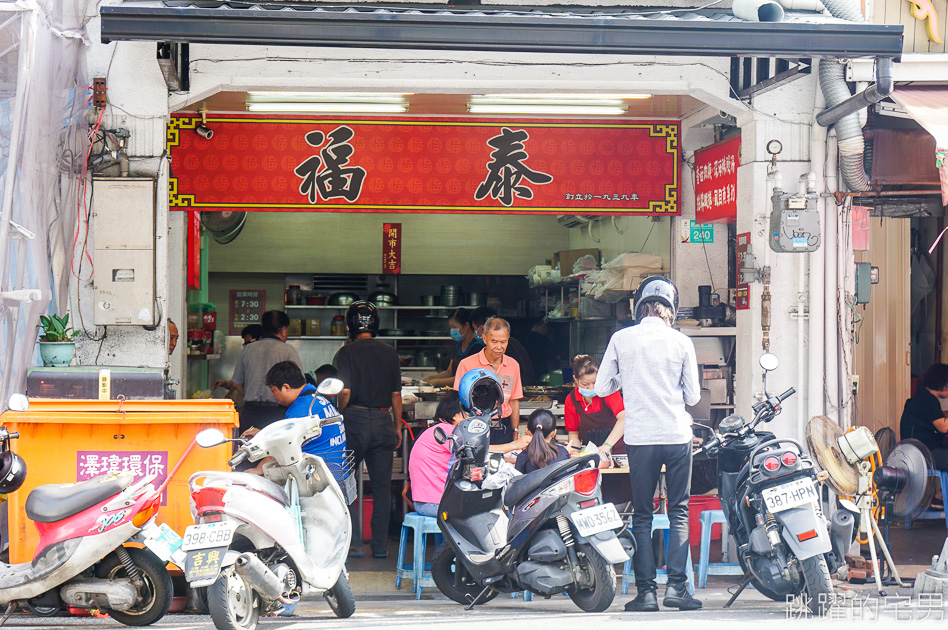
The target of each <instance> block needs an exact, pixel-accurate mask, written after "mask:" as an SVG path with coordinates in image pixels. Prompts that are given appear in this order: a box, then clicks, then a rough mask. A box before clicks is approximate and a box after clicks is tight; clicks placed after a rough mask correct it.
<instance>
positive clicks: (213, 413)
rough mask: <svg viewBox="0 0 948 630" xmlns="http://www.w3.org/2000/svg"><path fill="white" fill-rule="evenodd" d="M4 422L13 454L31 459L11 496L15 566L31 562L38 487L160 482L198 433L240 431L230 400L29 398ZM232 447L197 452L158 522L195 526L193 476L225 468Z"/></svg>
mask: <svg viewBox="0 0 948 630" xmlns="http://www.w3.org/2000/svg"><path fill="white" fill-rule="evenodd" d="M0 421H2V422H3V424H4V425H6V427H7V429H8V430H9V431H10V432H19V434H20V437H19V439H16V440H13V441H12V448H13V451H14V452H16V453H18V454H19V455H20V456H21V457H23V459H24V460H26V466H27V475H26V483H24V484H23V487H21V488H20V489H19V490H17V491H16V492H14V493H12V494H10V495H9V496H8V501H9V507H8V510H9V513H8V519H9V533H10V561H11V562H14V563H16V562H28V561H30V560H32V558H33V555H34V552H35V551H36V543H37V542H38V540H39V536H38V535H37V533H36V527H35V526H34V525H33V523H32V521H30V520H29V519H28V518H27V517H26V513H25V512H24V510H23V506H24V504H25V503H26V498H27V496H29V493H30V491H31V490H33V488H35V487H37V486H41V485H44V484H48V483H74V482H76V481H81V480H83V479H91V478H92V477H94V476H96V475H99V474H105V473H115V472H118V471H120V470H123V469H124V470H129V471H131V472H133V473H134V474H135V476H136V478H138V477H141V476H144V475H147V474H150V473H153V472H154V473H156V474H158V475H159V478H158V481H157V482H156V484H157V483H160V482H161V481H162V480H164V478H165V476H166V475H167V474H168V473H169V472H170V471H171V469H172V468H174V466H175V464H176V463H177V462H178V460H179V459H180V458H181V456H182V455H183V454H184V451H185V450H186V449H187V448H188V445H189V444H190V443H191V441H192V440H193V439H194V436H195V435H197V434H198V433H199V432H200V431H202V430H204V429H209V428H217V429H220V430H221V431H222V432H223V433H224V435H226V436H228V437H230V436H231V434H232V432H233V429H234V427H236V426H238V422H237V413H236V411H235V410H234V404H233V402H232V401H230V400H126V401H116V400H56V399H41V398H37V399H32V400H30V408H29V410H28V411H23V412H13V411H8V412H6V413H4V414H3V415H2V416H0ZM231 454H232V451H231V446H230V445H229V444H222V445H220V446H215V447H213V448H207V449H205V448H200V447H195V448H194V450H192V451H191V454H190V455H188V458H187V460H185V462H184V464H183V465H182V466H181V469H180V470H179V471H178V473H177V475H175V478H174V479H173V480H172V481H171V483H170V484H169V485H168V489H167V491H166V497H165V499H163V501H162V505H161V507H160V508H159V510H158V518H157V520H158V522H159V523H167V524H168V525H169V526H170V527H171V528H172V529H174V530H175V531H176V532H178V533H179V534H183V533H184V528H185V527H187V526H188V525H191V524H192V521H191V511H190V508H189V507H188V477H189V476H191V474H192V473H194V472H197V471H199V470H228V468H227V460H228V459H230V457H231Z"/></svg>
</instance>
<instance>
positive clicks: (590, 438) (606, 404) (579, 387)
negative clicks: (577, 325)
mask: <svg viewBox="0 0 948 630" xmlns="http://www.w3.org/2000/svg"><path fill="white" fill-rule="evenodd" d="M598 372H599V363H598V362H597V361H596V359H594V358H593V357H591V356H589V355H588V354H580V355H577V356H576V358H574V359H573V380H574V381H575V383H576V389H574V390H573V391H572V392H570V394H569V396H567V398H566V404H565V405H564V420H565V423H566V430H567V431H568V432H569V443H570V445H571V446H574V447H578V448H582V447H583V446H584V445H585V444H588V443H589V442H592V443H594V444H595V445H596V446H600V447H604V448H600V449H599V450H600V451H601V452H604V453H610V452H611V453H612V454H614V455H622V454H624V453H625V442H623V441H622V437H621V436H622V434H623V431H624V428H625V407H624V406H623V403H622V392H615V393H614V394H611V395H610V396H607V397H606V398H600V397H599V396H596V392H595V390H594V388H595V385H596V374H597V373H598ZM613 432H615V435H613Z"/></svg>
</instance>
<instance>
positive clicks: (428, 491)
mask: <svg viewBox="0 0 948 630" xmlns="http://www.w3.org/2000/svg"><path fill="white" fill-rule="evenodd" d="M463 419H464V411H463V409H461V397H460V396H459V395H458V393H457V392H456V391H454V390H451V391H447V392H445V394H444V396H443V397H442V398H441V402H439V403H438V409H437V410H436V411H435V420H437V424H435V425H433V426H431V427H428V428H427V429H425V431H424V432H423V433H422V434H421V435H419V436H418V439H417V440H415V444H414V446H412V448H411V453H409V455H408V478H409V480H410V483H411V497H412V503H414V504H415V511H416V512H418V513H419V514H423V515H424V516H436V515H437V514H438V504H439V503H440V502H441V495H442V494H443V493H444V485H445V483H446V482H447V480H448V467H449V466H450V464H451V451H450V450H449V449H448V443H447V442H445V443H444V444H438V442H437V440H435V438H434V430H435V427H441V428H442V429H444V432H445V433H446V434H448V435H450V434H451V432H453V431H454V427H455V426H457V424H458V423H459V422H460V421H461V420H463ZM526 445H527V440H526V439H525V438H521V439H520V440H519V441H517V442H511V443H509V444H500V445H496V446H491V447H490V450H491V452H494V453H508V452H510V451H513V450H516V449H520V448H524V447H525V446H526Z"/></svg>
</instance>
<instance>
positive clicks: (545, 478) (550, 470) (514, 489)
mask: <svg viewBox="0 0 948 630" xmlns="http://www.w3.org/2000/svg"><path fill="white" fill-rule="evenodd" d="M594 460H595V461H599V455H584V456H580V457H574V458H573V459H568V460H566V461H565V462H559V463H556V464H551V465H549V466H547V467H546V468H541V469H540V470H534V471H533V472H532V473H528V474H526V475H524V476H523V477H520V478H519V479H517V480H516V481H514V482H513V483H511V484H510V485H509V486H507V491H506V492H505V493H504V505H505V506H506V507H513V506H515V505H517V504H518V503H520V502H521V501H523V500H524V499H526V498H527V497H528V496H530V495H531V494H533V493H534V492H535V491H537V490H539V489H540V488H543V487H545V486H549V485H552V484H553V483H554V482H555V481H558V480H559V479H563V478H565V477H568V476H570V475H572V474H574V473H577V472H579V471H580V470H582V469H583V468H587V467H588V466H589V463H590V462H592V461H594Z"/></svg>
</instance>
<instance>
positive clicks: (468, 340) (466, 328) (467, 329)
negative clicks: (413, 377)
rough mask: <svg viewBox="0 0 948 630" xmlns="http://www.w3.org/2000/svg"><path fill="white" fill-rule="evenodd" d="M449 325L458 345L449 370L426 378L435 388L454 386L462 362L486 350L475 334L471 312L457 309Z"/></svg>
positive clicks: (455, 347) (452, 314)
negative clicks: (455, 376)
mask: <svg viewBox="0 0 948 630" xmlns="http://www.w3.org/2000/svg"><path fill="white" fill-rule="evenodd" d="M448 325H449V326H450V327H451V339H452V340H454V341H455V343H456V344H457V345H455V346H454V352H453V353H452V354H451V362H450V363H449V364H448V369H447V370H445V371H444V372H438V373H437V374H429V375H428V376H426V377H425V382H426V383H429V384H431V385H434V386H435V387H450V386H451V385H453V384H454V375H455V373H456V372H457V371H458V365H460V363H461V361H463V360H464V359H466V358H468V357H470V356H473V355H475V354H477V353H478V352H480V351H481V350H483V349H484V342H483V341H481V340H480V338H478V337H477V335H476V334H475V332H474V323H473V322H472V321H471V311H469V310H468V309H466V308H459V309H457V310H456V311H454V312H453V313H451V317H449V318H448Z"/></svg>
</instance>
